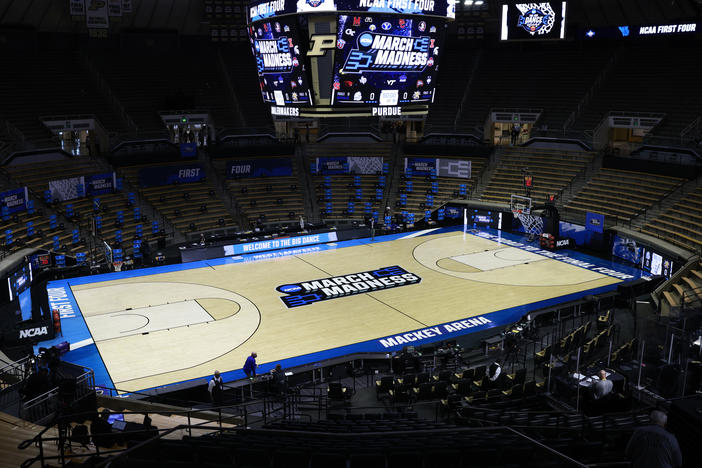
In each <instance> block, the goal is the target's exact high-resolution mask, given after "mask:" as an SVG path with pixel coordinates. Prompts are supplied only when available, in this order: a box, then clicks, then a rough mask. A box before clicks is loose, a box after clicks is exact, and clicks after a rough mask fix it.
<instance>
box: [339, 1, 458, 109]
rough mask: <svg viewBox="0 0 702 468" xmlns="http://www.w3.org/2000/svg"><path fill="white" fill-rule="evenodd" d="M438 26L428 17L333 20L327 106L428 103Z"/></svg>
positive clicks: (439, 36) (436, 62)
mask: <svg viewBox="0 0 702 468" xmlns="http://www.w3.org/2000/svg"><path fill="white" fill-rule="evenodd" d="M444 24H445V22H442V21H438V20H434V19H432V18H428V17H402V16H397V15H373V14H360V13H358V14H355V15H353V14H352V15H339V16H338V24H337V34H336V36H337V37H336V46H337V51H336V54H335V58H334V76H333V80H332V83H333V90H332V104H333V105H334V106H363V105H365V106H368V105H372V106H402V105H404V104H411V103H430V102H432V101H433V99H434V93H435V86H436V83H435V81H436V72H437V71H438V67H439V57H440V54H441V47H440V44H441V43H442V39H443V36H444V28H445V26H444Z"/></svg>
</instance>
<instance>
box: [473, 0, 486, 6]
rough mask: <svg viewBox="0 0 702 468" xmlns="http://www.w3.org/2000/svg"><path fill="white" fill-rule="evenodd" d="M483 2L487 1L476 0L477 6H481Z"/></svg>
mask: <svg viewBox="0 0 702 468" xmlns="http://www.w3.org/2000/svg"><path fill="white" fill-rule="evenodd" d="M483 3H485V2H484V1H483V0H475V5H476V6H480V5H482V4H483Z"/></svg>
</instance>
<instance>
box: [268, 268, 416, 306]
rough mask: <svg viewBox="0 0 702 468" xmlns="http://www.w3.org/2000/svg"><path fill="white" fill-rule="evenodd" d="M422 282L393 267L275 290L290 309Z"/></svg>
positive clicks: (410, 274)
mask: <svg viewBox="0 0 702 468" xmlns="http://www.w3.org/2000/svg"><path fill="white" fill-rule="evenodd" d="M420 281H422V279H421V278H420V277H419V276H417V275H415V274H414V273H410V272H409V271H407V270H405V269H403V268H401V267H399V266H397V265H395V266H389V267H384V268H380V269H378V270H370V271H364V272H362V273H353V274H350V275H344V276H331V277H327V278H321V279H317V280H313V281H306V282H301V283H292V284H283V285H281V286H278V287H277V288H276V290H277V291H278V292H281V293H283V294H287V295H286V296H282V297H281V298H280V300H282V301H283V303H284V304H285V305H286V306H287V307H289V308H293V307H300V306H304V305H309V304H314V303H315V302H320V301H326V300H329V299H337V298H339V297H345V296H353V295H356V294H363V293H369V292H373V291H380V290H382V289H390V288H396V287H400V286H409V285H410V284H417V283H419V282H420Z"/></svg>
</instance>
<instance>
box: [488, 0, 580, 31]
mask: <svg viewBox="0 0 702 468" xmlns="http://www.w3.org/2000/svg"><path fill="white" fill-rule="evenodd" d="M567 6H568V4H567V2H563V1H561V2H524V3H521V2H518V3H514V4H503V5H502V14H501V18H500V20H501V23H502V24H501V27H500V40H503V41H534V40H563V39H565V27H566V16H567Z"/></svg>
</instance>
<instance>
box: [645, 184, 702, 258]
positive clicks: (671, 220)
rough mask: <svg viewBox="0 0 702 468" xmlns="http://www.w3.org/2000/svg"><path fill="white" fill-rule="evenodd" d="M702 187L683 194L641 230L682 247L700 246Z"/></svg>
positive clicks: (696, 247)
mask: <svg viewBox="0 0 702 468" xmlns="http://www.w3.org/2000/svg"><path fill="white" fill-rule="evenodd" d="M701 226H702V187H698V188H697V189H696V190H693V191H692V192H690V193H688V194H687V195H685V196H684V197H683V198H682V199H680V200H679V201H678V202H677V203H676V204H675V205H673V207H671V208H670V209H668V210H666V211H664V212H663V213H661V214H659V215H658V216H656V217H655V218H654V219H651V220H650V221H649V222H648V223H646V224H645V225H644V227H643V228H642V229H641V232H643V233H645V234H649V235H652V236H655V237H659V238H662V239H665V240H666V241H667V242H670V243H671V244H675V245H677V246H678V247H682V248H683V249H686V250H689V251H692V252H696V251H698V250H699V249H700V248H702V227H701Z"/></svg>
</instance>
